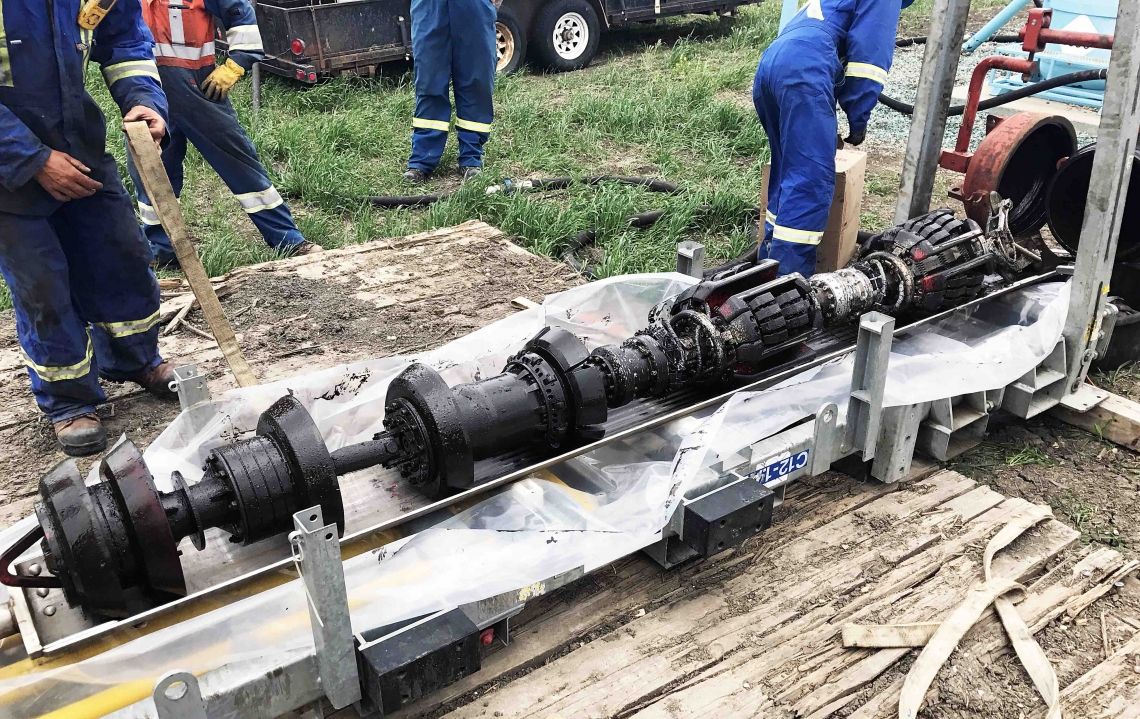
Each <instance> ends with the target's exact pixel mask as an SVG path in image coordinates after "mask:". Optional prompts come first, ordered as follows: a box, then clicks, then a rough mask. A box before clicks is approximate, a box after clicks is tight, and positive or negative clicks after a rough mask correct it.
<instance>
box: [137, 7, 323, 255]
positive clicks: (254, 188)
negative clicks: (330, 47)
mask: <svg viewBox="0 0 1140 719" xmlns="http://www.w3.org/2000/svg"><path fill="white" fill-rule="evenodd" d="M142 4H143V18H144V19H145V20H146V24H147V25H148V26H150V29H151V32H153V33H154V39H155V46H154V56H155V58H156V59H157V61H158V73H159V76H160V77H161V78H162V86H163V88H164V89H165V90H166V95H167V97H169V98H170V143H169V144H168V145H167V146H166V148H165V149H164V150H163V152H162V162H163V164H164V165H165V166H166V173H167V174H168V175H170V182H171V184H172V185H173V186H174V194H175V195H181V194H182V182H183V172H182V162H183V160H185V158H186V143H187V142H190V143H191V144H193V145H194V147H196V148H198V152H200V153H202V157H203V158H205V160H206V162H208V163H209V164H210V167H212V168H214V171H215V172H217V173H218V175H219V176H220V177H221V178H222V181H223V182H225V183H226V186H227V187H229V189H230V191H231V192H232V193H233V194H234V196H235V197H236V198H237V201H238V202H239V203H240V204H241V207H242V209H243V210H245V211H246V213H247V214H248V215H249V219H251V220H252V221H253V224H254V225H255V226H256V227H257V229H258V230H259V231H260V232H261V236H262V237H264V238H265V242H266V244H268V245H269V246H270V247H272V248H273V249H275V250H277V251H278V252H280V253H282V254H286V255H304V254H309V253H310V252H316V251H319V250H321V249H322V248H321V247H320V246H319V245H315V244H313V243H311V242H307V241H306V240H305V237H304V236H303V235H302V234H301V231H300V230H298V229H297V225H296V223H294V222H293V215H292V213H290V212H289V207H288V206H287V205H286V204H285V200H283V199H282V198H281V193H280V192H278V191H277V188H275V187H274V186H273V183H272V182H270V181H269V175H268V174H267V173H266V172H265V167H263V166H262V164H261V160H260V159H258V157H257V150H256V149H254V147H253V143H252V142H251V141H250V139H249V137H248V136H247V135H246V134H245V130H243V129H242V127H241V124H240V123H239V122H238V116H237V113H236V112H234V108H233V105H231V104H230V101H229V94H230V90H231V89H233V86H234V85H235V84H236V83H237V81H238V80H240V79H241V78H242V77H243V76H244V75H245V74H246V73H247V72H248V71H249V70H250V69H251V68H252V67H253V65H254V63H256V62H258V61H259V60H261V59H262V58H263V57H265V51H264V50H263V48H262V46H261V32H260V31H259V30H258V28H257V18H256V17H255V15H254V12H253V5H252V4H251V3H250V2H249V0H184V2H171V1H168V0H142ZM215 21H216V22H217V23H219V24H220V25H221V27H222V29H223V30H225V33H226V42H227V43H228V57H227V58H226V61H225V62H224V63H223V64H222V65H220V66H216V64H215V61H214V34H215V32H216V30H215ZM129 168H130V172H131V178H132V179H133V180H134V184H135V192H136V194H137V196H138V202H139V216H140V218H141V220H142V224H143V228H144V229H145V231H146V236H147V239H149V240H150V244H151V248H152V249H153V250H154V256H155V260H156V261H157V262H158V264H159V266H160V267H176V266H177V262H178V261H177V258H176V257H175V255H174V248H173V247H172V246H171V244H170V237H168V236H167V234H166V231H165V230H163V229H162V225H161V224H159V221H158V215H157V214H156V213H155V211H154V208H153V207H152V206H151V204H150V200H149V199H148V198H147V196H146V192H145V191H144V190H143V186H142V183H141V182H140V181H139V178H138V173H137V171H136V170H135V168H134V167H133V166H129Z"/></svg>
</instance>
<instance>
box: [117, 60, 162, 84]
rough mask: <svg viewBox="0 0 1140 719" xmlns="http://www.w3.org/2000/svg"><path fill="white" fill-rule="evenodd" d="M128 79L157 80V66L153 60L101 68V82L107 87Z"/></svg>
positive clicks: (118, 63) (120, 63)
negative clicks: (149, 78)
mask: <svg viewBox="0 0 1140 719" xmlns="http://www.w3.org/2000/svg"><path fill="white" fill-rule="evenodd" d="M128 77H153V78H154V79H155V80H158V79H159V78H158V65H156V64H155V62H154V60H129V61H127V62H117V63H115V64H114V65H107V66H106V67H104V68H103V80H104V81H105V82H106V83H107V87H110V86H111V85H114V84H115V83H116V82H118V81H119V80H125V79H127V78H128ZM160 82H161V81H160Z"/></svg>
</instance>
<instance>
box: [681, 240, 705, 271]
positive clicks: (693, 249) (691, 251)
mask: <svg viewBox="0 0 1140 719" xmlns="http://www.w3.org/2000/svg"><path fill="white" fill-rule="evenodd" d="M677 271H678V272H680V273H681V274H682V275H688V276H690V277H696V278H698V279H700V278H701V277H704V274H705V246H704V245H702V244H701V243H700V242H694V241H693V240H685V241H684V242H681V243H678V245H677Z"/></svg>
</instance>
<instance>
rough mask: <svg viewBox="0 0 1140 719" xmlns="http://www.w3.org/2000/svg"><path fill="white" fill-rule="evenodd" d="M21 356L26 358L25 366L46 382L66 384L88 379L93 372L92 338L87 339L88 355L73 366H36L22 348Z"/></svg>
mask: <svg viewBox="0 0 1140 719" xmlns="http://www.w3.org/2000/svg"><path fill="white" fill-rule="evenodd" d="M20 354H22V355H23V356H24V364H26V365H27V366H28V367H29V368H31V370H32V371H33V372H35V373H36V376H37V377H39V378H40V379H42V380H43V381H44V382H64V381H66V380H69V379H80V378H82V377H86V376H87V375H88V374H89V373H90V372H91V338H90V337H88V338H87V354H86V355H85V356H84V357H83V359H82V360H80V361H79V362H76V363H75V364H72V365H67V366H45V365H41V364H36V363H35V362H33V361H32V358H31V357H29V356H28V353H27V352H25V351H24V348H23V347H21V348H20Z"/></svg>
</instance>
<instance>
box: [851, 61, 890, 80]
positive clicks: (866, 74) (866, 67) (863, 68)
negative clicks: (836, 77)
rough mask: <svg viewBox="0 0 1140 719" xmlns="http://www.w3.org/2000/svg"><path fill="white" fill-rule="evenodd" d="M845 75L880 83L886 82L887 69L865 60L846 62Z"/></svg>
mask: <svg viewBox="0 0 1140 719" xmlns="http://www.w3.org/2000/svg"><path fill="white" fill-rule="evenodd" d="M847 77H862V78H866V79H868V80H874V81H875V82H877V83H879V84H880V85H886V84H887V71H886V70H884V69H883V68H881V67H878V66H877V65H872V64H870V63H867V62H849V63H847Z"/></svg>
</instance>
